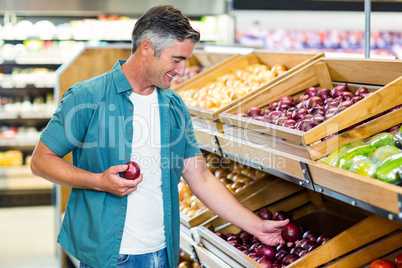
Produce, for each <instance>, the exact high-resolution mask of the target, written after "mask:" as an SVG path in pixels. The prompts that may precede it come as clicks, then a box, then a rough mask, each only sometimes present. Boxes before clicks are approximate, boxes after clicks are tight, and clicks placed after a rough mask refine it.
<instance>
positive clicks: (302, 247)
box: [215, 208, 330, 268]
mask: <svg viewBox="0 0 402 268" xmlns="http://www.w3.org/2000/svg"><path fill="white" fill-rule="evenodd" d="M257 215H258V216H259V217H260V218H262V219H264V220H284V219H287V218H288V214H287V213H286V212H285V211H277V212H275V213H274V214H272V213H271V211H270V210H269V209H267V208H262V209H261V210H259V211H258V212H257ZM215 234H216V235H217V236H219V237H220V238H222V239H224V240H225V241H227V242H228V243H229V244H231V245H232V246H234V247H235V248H237V249H238V250H240V251H241V252H243V253H244V254H246V255H248V256H249V257H251V258H252V259H254V260H255V261H257V262H258V263H259V264H261V265H262V266H263V267H265V268H280V267H285V266H287V265H289V264H291V263H293V262H295V261H296V260H298V259H299V258H301V257H303V256H305V255H307V254H308V253H309V252H311V251H312V250H314V249H315V248H317V247H318V246H320V245H322V244H324V243H325V242H327V241H328V240H329V239H330V237H328V236H326V235H316V234H315V233H314V231H312V230H307V231H303V228H302V227H301V226H299V225H298V224H297V223H295V222H292V221H291V222H290V223H289V224H287V225H286V226H285V227H284V228H283V229H282V234H281V235H282V238H283V239H284V240H285V241H286V242H293V246H292V247H288V246H286V245H279V246H277V247H271V246H268V245H265V244H263V243H262V242H261V241H259V240H258V239H257V238H256V237H255V236H253V235H251V234H249V233H247V232H245V231H243V230H241V231H240V232H239V233H237V234H233V233H229V234H226V235H225V234H223V233H222V232H216V233H215Z"/></svg>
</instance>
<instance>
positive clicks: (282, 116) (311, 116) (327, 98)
mask: <svg viewBox="0 0 402 268" xmlns="http://www.w3.org/2000/svg"><path fill="white" fill-rule="evenodd" d="M370 94H372V93H370V92H369V90H368V89H367V88H366V87H360V88H359V89H358V90H357V91H356V93H355V94H353V93H352V92H351V91H350V89H349V87H348V85H347V83H346V84H344V85H338V86H335V87H334V88H333V89H332V90H329V89H327V88H317V87H309V88H308V89H307V90H306V91H305V93H304V94H303V95H300V96H298V97H296V98H293V97H291V96H284V97H281V98H280V99H279V100H278V101H275V102H272V103H270V104H269V105H268V107H267V108H265V109H260V108H258V107H251V108H250V109H248V110H247V112H246V113H241V114H239V115H240V116H242V117H248V118H253V119H255V120H259V121H262V122H266V123H271V124H275V125H279V126H284V127H288V128H292V129H297V130H301V131H304V132H307V131H309V130H310V129H312V128H314V127H315V126H317V125H319V124H321V123H322V122H324V121H325V120H327V119H329V118H331V117H333V116H334V115H336V114H338V113H340V112H342V111H343V110H345V109H346V108H348V107H350V106H352V105H353V104H354V103H356V102H358V101H360V100H362V99H363V98H365V97H367V96H369V95H370Z"/></svg>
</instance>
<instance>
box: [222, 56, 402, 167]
mask: <svg viewBox="0 0 402 268" xmlns="http://www.w3.org/2000/svg"><path fill="white" fill-rule="evenodd" d="M401 74H402V61H400V60H376V59H335V58H320V59H318V60H316V61H315V62H313V63H311V64H307V65H304V66H303V67H302V68H299V69H298V70H297V71H295V72H293V73H292V74H291V75H289V76H287V77H285V78H283V79H281V80H280V81H278V82H277V83H275V84H274V85H269V86H267V87H264V88H263V89H262V90H260V91H258V92H255V93H254V94H252V95H251V96H249V97H248V98H247V99H245V100H243V101H242V102H241V103H238V104H237V105H235V106H233V107H231V108H230V109H227V110H226V111H225V112H224V113H222V114H220V115H219V118H220V120H221V122H223V123H225V124H227V125H228V128H227V131H225V133H228V135H233V134H237V135H239V129H236V128H235V129H234V130H229V127H230V126H235V127H240V128H241V130H242V131H246V132H247V131H249V130H251V132H250V133H251V134H250V137H249V138H250V140H251V141H253V142H257V143H260V144H265V143H266V144H270V142H271V143H272V142H278V143H277V144H279V145H280V146H279V148H280V150H283V151H285V152H292V153H296V154H297V155H299V156H302V157H307V158H310V159H312V160H316V159H320V158H322V157H323V156H325V155H328V154H329V153H331V152H332V151H333V150H334V149H336V148H338V147H339V146H341V145H343V144H346V143H348V142H351V141H353V140H356V139H364V138H366V137H369V136H371V135H373V134H375V133H377V132H380V131H383V130H386V129H388V128H390V127H392V126H394V125H396V124H397V123H398V122H402V119H401V112H402V111H394V112H393V113H388V114H386V115H384V116H382V117H381V118H377V119H376V120H371V121H368V122H366V123H364V124H361V125H359V126H357V127H355V128H353V129H351V130H349V131H346V132H344V133H343V134H341V135H335V136H334V137H332V138H329V139H326V140H325V141H321V140H322V139H323V138H324V137H327V136H329V135H331V134H336V133H338V132H340V131H342V130H345V129H347V128H350V127H351V126H354V125H355V124H358V123H360V122H363V121H365V120H367V119H369V118H371V117H373V116H376V115H379V114H381V113H382V112H384V111H387V110H389V109H391V108H394V107H396V106H397V105H400V104H401V103H402V102H401V98H399V96H401V94H402V78H401ZM345 83H347V84H348V87H349V89H350V90H351V91H352V92H354V91H356V90H357V89H358V88H359V87H361V86H366V87H367V88H368V89H369V90H370V91H371V92H373V94H372V95H370V96H369V97H367V98H364V99H363V100H361V101H359V102H357V103H355V104H354V105H352V106H351V107H349V108H347V109H345V110H344V111H342V112H340V113H339V114H337V115H335V116H333V117H331V118H329V119H328V120H326V121H324V122H323V123H321V124H319V125H318V126H316V127H314V128H313V129H311V130H309V131H307V132H302V131H299V130H295V129H290V128H287V127H283V126H278V125H275V124H269V123H264V122H261V121H257V120H253V119H249V118H244V117H240V116H237V115H235V114H237V113H242V112H246V111H247V110H248V109H249V108H250V107H253V106H256V107H261V108H262V107H265V106H267V105H268V104H269V103H271V102H274V101H277V100H278V99H279V98H280V97H282V96H298V95H300V94H302V93H303V92H304V91H305V90H306V89H307V88H308V87H311V86H315V87H320V88H329V89H332V88H333V87H334V86H335V85H339V84H345ZM256 132H257V133H262V134H260V135H259V136H256ZM243 135H244V134H243ZM264 140H265V141H264ZM287 144H288V145H289V147H288V148H286V145H287Z"/></svg>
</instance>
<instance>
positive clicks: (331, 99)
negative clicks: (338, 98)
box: [324, 98, 334, 104]
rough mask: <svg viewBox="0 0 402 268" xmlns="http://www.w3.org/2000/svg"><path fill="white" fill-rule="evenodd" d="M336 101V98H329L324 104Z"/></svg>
mask: <svg viewBox="0 0 402 268" xmlns="http://www.w3.org/2000/svg"><path fill="white" fill-rule="evenodd" d="M332 101H334V98H327V99H325V100H324V104H327V103H329V102H332Z"/></svg>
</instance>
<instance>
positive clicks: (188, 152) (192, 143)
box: [183, 103, 201, 159]
mask: <svg viewBox="0 0 402 268" xmlns="http://www.w3.org/2000/svg"><path fill="white" fill-rule="evenodd" d="M183 105H184V107H183V109H184V114H185V119H186V128H185V129H186V141H187V143H186V149H185V152H184V158H185V159H186V158H191V157H194V156H197V155H200V154H201V150H200V148H199V146H198V142H197V139H196V138H195V134H194V127H193V121H192V120H191V116H190V113H189V111H188V109H187V106H185V104H184V103H183Z"/></svg>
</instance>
